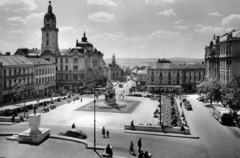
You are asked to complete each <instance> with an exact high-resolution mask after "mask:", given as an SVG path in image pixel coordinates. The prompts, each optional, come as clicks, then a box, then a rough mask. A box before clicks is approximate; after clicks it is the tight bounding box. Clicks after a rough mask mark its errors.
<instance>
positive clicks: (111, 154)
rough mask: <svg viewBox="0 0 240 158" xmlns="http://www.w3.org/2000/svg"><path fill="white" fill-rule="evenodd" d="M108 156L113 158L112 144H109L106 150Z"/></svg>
mask: <svg viewBox="0 0 240 158" xmlns="http://www.w3.org/2000/svg"><path fill="white" fill-rule="evenodd" d="M106 154H108V157H109V158H112V156H113V151H112V148H111V147H110V144H108V146H107V148H106Z"/></svg>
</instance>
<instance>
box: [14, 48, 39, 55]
mask: <svg viewBox="0 0 240 158" xmlns="http://www.w3.org/2000/svg"><path fill="white" fill-rule="evenodd" d="M40 54H41V49H36V48H35V49H28V48H25V47H23V48H18V49H17V51H16V52H15V54H14V55H22V56H38V55H40Z"/></svg>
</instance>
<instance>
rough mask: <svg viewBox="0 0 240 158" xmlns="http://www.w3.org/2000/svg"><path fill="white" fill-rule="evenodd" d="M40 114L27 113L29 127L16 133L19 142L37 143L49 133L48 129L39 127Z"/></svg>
mask: <svg viewBox="0 0 240 158" xmlns="http://www.w3.org/2000/svg"><path fill="white" fill-rule="evenodd" d="M40 124H41V114H36V115H34V114H31V115H29V129H28V130H26V131H24V132H22V133H20V134H19V135H18V141H19V142H20V143H29V144H39V143H41V142H42V141H43V140H44V139H45V138H46V137H47V136H49V135H50V129H48V128H39V126H40Z"/></svg>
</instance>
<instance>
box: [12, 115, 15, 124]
mask: <svg viewBox="0 0 240 158" xmlns="http://www.w3.org/2000/svg"><path fill="white" fill-rule="evenodd" d="M14 121H15V115H14V114H13V115H12V122H14Z"/></svg>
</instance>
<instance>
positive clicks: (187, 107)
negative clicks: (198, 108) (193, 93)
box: [185, 102, 192, 110]
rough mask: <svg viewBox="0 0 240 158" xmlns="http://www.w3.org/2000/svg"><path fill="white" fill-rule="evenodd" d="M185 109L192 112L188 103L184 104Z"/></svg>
mask: <svg viewBox="0 0 240 158" xmlns="http://www.w3.org/2000/svg"><path fill="white" fill-rule="evenodd" d="M185 108H186V109H187V110H192V105H191V104H190V102H188V103H187V104H185Z"/></svg>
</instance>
